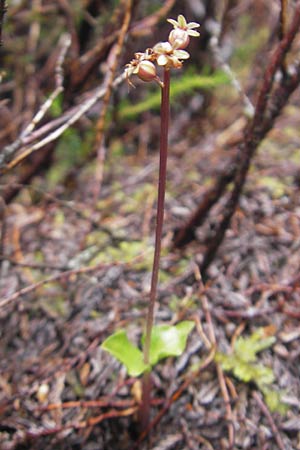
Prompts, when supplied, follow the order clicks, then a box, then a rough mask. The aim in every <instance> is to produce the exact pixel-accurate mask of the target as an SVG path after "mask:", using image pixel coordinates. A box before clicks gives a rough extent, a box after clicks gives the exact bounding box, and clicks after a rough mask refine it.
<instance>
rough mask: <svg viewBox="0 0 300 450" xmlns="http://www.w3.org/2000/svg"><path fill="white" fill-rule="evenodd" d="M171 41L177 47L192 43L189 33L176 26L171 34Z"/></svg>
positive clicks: (184, 46)
mask: <svg viewBox="0 0 300 450" xmlns="http://www.w3.org/2000/svg"><path fill="white" fill-rule="evenodd" d="M169 42H170V44H171V45H172V47H173V48H175V49H182V48H186V47H187V46H188V45H189V43H190V38H189V34H188V32H187V31H186V30H183V29H182V28H175V29H174V30H172V31H171V32H170V34H169Z"/></svg>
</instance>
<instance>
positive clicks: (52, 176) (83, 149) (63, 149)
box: [47, 100, 92, 186]
mask: <svg viewBox="0 0 300 450" xmlns="http://www.w3.org/2000/svg"><path fill="white" fill-rule="evenodd" d="M55 109H56V110H57V112H58V111H59V100H58V104H57V105H56V106H55ZM91 137H92V135H86V136H85V137H84V139H83V138H82V136H81V135H80V133H79V132H78V130H77V129H76V128H68V129H67V130H66V131H65V132H64V134H63V135H62V137H61V138H60V140H59V142H58V145H57V146H56V149H55V160H56V162H55V164H54V165H53V166H52V168H51V169H50V171H49V172H48V176H47V178H48V182H49V183H50V185H51V186H55V185H56V184H57V183H59V182H61V181H62V180H63V178H64V177H65V175H66V174H67V173H68V171H69V170H70V169H72V168H73V167H74V166H76V165H77V164H79V163H80V162H82V161H84V160H85V158H86V156H87V155H88V153H89V152H90V149H91V146H90V142H91Z"/></svg>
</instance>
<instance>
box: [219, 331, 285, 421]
mask: <svg viewBox="0 0 300 450" xmlns="http://www.w3.org/2000/svg"><path fill="white" fill-rule="evenodd" d="M275 341H276V338H275V337H274V336H265V331H264V329H263V328H259V329H258V330H256V331H255V332H254V333H253V334H252V335H251V336H249V337H247V338H244V337H239V338H238V339H237V340H236V342H235V345H234V351H233V353H232V354H230V355H227V354H225V353H221V352H217V354H216V357H215V359H216V361H217V362H218V363H220V364H221V366H222V369H223V370H225V371H227V372H232V373H233V374H234V375H235V376H236V378H238V379H239V380H241V381H243V382H244V383H250V382H253V383H255V384H256V385H257V386H258V388H259V389H260V390H261V392H262V393H263V394H264V396H265V401H266V403H267V405H268V407H269V408H270V409H271V411H278V412H280V413H283V412H285V411H286V405H284V404H283V402H282V400H281V395H282V393H280V392H278V391H275V390H274V389H272V388H271V387H270V385H271V384H272V383H273V382H274V381H275V376H274V373H273V371H272V369H271V368H269V367H266V366H264V365H263V364H260V363H258V362H257V353H259V352H261V351H262V350H265V349H267V348H269V347H271V346H272V345H273V344H274V343H275Z"/></svg>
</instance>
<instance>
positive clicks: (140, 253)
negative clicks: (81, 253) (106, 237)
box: [90, 241, 152, 270]
mask: <svg viewBox="0 0 300 450" xmlns="http://www.w3.org/2000/svg"><path fill="white" fill-rule="evenodd" d="M150 250H152V248H150V249H149V247H147V243H146V241H122V242H120V244H119V245H118V246H116V245H108V246H107V247H105V249H104V250H103V251H102V252H99V253H98V255H97V256H96V257H95V258H93V259H92V260H91V262H90V264H91V265H94V264H99V263H110V262H115V261H116V262H122V263H131V262H132V261H133V260H134V259H135V258H137V257H139V258H138V261H135V262H134V267H135V268H136V269H138V270H150V268H151V262H152V251H150Z"/></svg>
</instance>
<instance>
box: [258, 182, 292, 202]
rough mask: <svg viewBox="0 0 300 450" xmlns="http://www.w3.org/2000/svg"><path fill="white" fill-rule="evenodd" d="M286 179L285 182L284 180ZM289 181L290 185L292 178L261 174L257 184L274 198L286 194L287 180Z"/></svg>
mask: <svg viewBox="0 0 300 450" xmlns="http://www.w3.org/2000/svg"><path fill="white" fill-rule="evenodd" d="M284 181H286V182H284ZM289 181H290V185H292V179H290V180H288V179H286V180H284V179H283V180H282V179H279V178H278V177H272V176H263V177H260V178H259V179H258V180H257V182H258V185H259V186H262V187H265V188H267V189H268V190H269V191H270V192H271V194H272V197H273V198H274V199H276V198H280V197H282V196H283V195H285V194H288V182H289Z"/></svg>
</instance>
